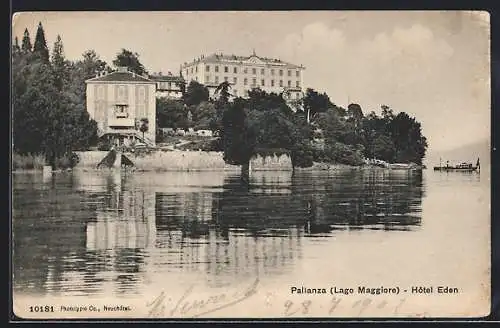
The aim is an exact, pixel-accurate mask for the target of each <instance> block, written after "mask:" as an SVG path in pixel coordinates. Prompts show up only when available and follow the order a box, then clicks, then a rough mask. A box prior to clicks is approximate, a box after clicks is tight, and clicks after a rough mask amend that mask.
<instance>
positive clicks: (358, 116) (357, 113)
mask: <svg viewBox="0 0 500 328" xmlns="http://www.w3.org/2000/svg"><path fill="white" fill-rule="evenodd" d="M347 116H348V121H351V122H353V123H354V127H355V128H358V127H359V125H360V124H361V120H362V119H363V117H364V115H363V110H362V109H361V106H360V105H359V104H349V106H347Z"/></svg>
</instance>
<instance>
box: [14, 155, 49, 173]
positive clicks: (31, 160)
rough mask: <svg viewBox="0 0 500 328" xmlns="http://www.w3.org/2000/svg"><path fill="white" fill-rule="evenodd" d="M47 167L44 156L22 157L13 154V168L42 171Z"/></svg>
mask: <svg viewBox="0 0 500 328" xmlns="http://www.w3.org/2000/svg"><path fill="white" fill-rule="evenodd" d="M44 165H45V156H43V155H31V154H28V155H20V154H13V156H12V168H13V169H14V170H16V169H25V170H33V169H35V170H41V169H43V166H44Z"/></svg>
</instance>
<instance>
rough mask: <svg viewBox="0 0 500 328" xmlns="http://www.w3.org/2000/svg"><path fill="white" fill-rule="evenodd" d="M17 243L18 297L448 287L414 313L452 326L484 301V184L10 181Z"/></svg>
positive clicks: (455, 179)
mask: <svg viewBox="0 0 500 328" xmlns="http://www.w3.org/2000/svg"><path fill="white" fill-rule="evenodd" d="M12 232H13V275H14V279H13V290H14V294H15V295H20V296H22V295H25V296H33V297H71V298H72V299H74V297H75V296H81V297H94V298H99V297H106V298H110V297H115V298H117V299H118V298H119V299H120V300H127V299H136V298H138V297H140V296H141V295H153V294H154V293H155V292H156V291H158V290H161V289H165V288H167V289H169V290H174V289H175V288H179V287H178V286H186V285H189V284H196V285H197V286H201V288H205V289H207V290H209V289H224V288H230V286H233V285H235V284H238V283H239V282H244V281H251V280H252V279H255V278H258V279H259V286H260V288H261V290H265V291H266V295H268V296H269V295H286V296H287V297H288V296H289V295H290V286H299V287H300V286H309V285H312V287H322V286H323V285H324V286H331V285H332V284H337V286H349V287H353V288H357V286H358V285H372V286H374V287H379V286H381V285H383V286H395V285H397V286H401V288H403V286H407V287H410V286H414V285H415V286H419V285H422V284H427V285H428V284H444V285H450V286H458V287H459V288H460V290H461V294H460V297H461V299H460V300H461V301H460V302H461V303H460V304H458V303H457V304H455V303H453V302H454V301H453V299H450V298H448V299H446V298H432V299H429V300H427V301H425V302H423V301H422V300H421V299H420V300H419V299H417V300H416V301H415V300H410V301H408V302H407V303H408V304H413V305H408V307H407V313H413V312H412V311H414V309H415V308H416V307H415V306H417V305H418V306H419V304H420V305H421V308H422V311H425V313H427V314H430V315H432V311H433V310H436V311H441V312H443V311H444V312H445V313H448V314H450V315H453V314H455V313H459V314H464V312H467V311H471V313H476V312H477V310H476V308H477V306H479V305H478V304H479V303H481V302H480V300H479V299H481V298H484V295H485V290H486V289H487V288H489V282H488V281H487V279H488V277H489V275H488V274H489V256H490V253H489V233H490V232H489V179H488V176H484V174H483V173H481V175H480V174H477V173H472V174H471V173H439V172H433V171H431V170H425V171H423V172H413V173H410V172H406V171H399V172H398V171H392V172H391V171H386V170H340V171H335V172H314V173H313V172H296V173H295V174H292V173H291V172H254V173H252V177H251V183H250V185H249V186H248V185H245V184H242V183H241V182H240V179H239V177H238V176H235V175H234V174H231V173H227V172H226V173H224V172H166V173H152V172H151V173H146V172H143V173H138V172H134V173H127V174H124V173H121V174H120V173H116V172H107V171H106V172H105V171H103V172H97V171H92V172H83V171H75V172H72V173H71V172H68V173H57V174H55V175H54V176H53V177H49V178H44V177H42V176H41V175H40V174H34V173H15V174H13V219H12ZM485 284H488V286H487V287H485ZM485 288H486V289H485ZM488 290H489V289H488ZM443 297H444V296H443ZM450 297H451V296H450ZM457 297H459V296H457ZM285 298H286V297H285ZM285 298H284V299H285ZM412 302H414V303H412ZM443 302H444V303H443ZM478 302H479V303H478ZM452 303H453V304H452ZM462 303H463V304H462ZM425 304H427V305H428V306H430V308H427V307H425V306H427V305H425ZM443 304H444V305H443ZM447 304H448V305H449V306H447ZM418 306H417V307H418ZM281 307H282V306H281ZM281 307H280V308H279V310H281ZM483 308H484V307H482V308H481V310H479V311H482V310H483ZM235 311H236V310H235ZM238 311H243V312H242V313H244V311H245V309H244V307H243V308H241V309H240V310H238ZM263 311H264V310H263ZM277 311H278V310H277ZM318 311H319V309H318ZM446 311H449V312H446ZM475 311H476V312H475ZM278 312H279V311H278ZM278 312H277V313H274V312H273V311H271V310H270V312H269V313H273V314H274V315H279V314H280V313H278ZM441 312H439V313H441ZM265 313H268V312H265V311H264V312H262V313H261V314H265ZM318 313H319V312H318ZM247 314H248V312H247ZM465 314H468V312H467V313H465Z"/></svg>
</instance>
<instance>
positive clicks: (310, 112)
mask: <svg viewBox="0 0 500 328" xmlns="http://www.w3.org/2000/svg"><path fill="white" fill-rule="evenodd" d="M331 107H333V104H332V102H331V101H330V98H329V97H328V95H327V94H326V93H323V94H320V93H318V92H317V91H315V90H314V89H311V88H308V89H307V90H306V95H305V97H304V110H305V111H306V113H307V120H308V122H309V120H310V119H311V118H312V117H314V115H316V113H322V112H326V111H327V110H328V109H329V108H331Z"/></svg>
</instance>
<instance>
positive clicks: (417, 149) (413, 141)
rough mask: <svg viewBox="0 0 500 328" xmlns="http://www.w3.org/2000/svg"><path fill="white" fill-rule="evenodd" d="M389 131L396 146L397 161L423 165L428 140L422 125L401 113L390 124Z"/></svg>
mask: <svg viewBox="0 0 500 328" xmlns="http://www.w3.org/2000/svg"><path fill="white" fill-rule="evenodd" d="M388 131H389V132H390V135H391V137H392V141H393V143H394V145H395V158H394V159H395V161H397V162H403V163H408V162H414V163H416V164H422V159H423V158H424V157H425V153H426V150H427V139H426V138H425V137H424V136H423V135H422V130H421V124H420V123H419V122H417V121H416V120H415V118H414V117H410V116H409V115H408V114H407V113H405V112H400V113H398V114H397V115H396V116H394V118H393V119H392V120H391V121H390V123H388Z"/></svg>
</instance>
